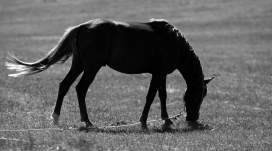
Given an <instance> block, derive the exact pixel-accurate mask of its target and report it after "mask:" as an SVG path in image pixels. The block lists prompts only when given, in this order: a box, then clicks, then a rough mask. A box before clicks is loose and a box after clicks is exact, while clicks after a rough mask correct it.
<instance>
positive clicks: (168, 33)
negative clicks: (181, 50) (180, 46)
mask: <svg viewBox="0 0 272 151" xmlns="http://www.w3.org/2000/svg"><path fill="white" fill-rule="evenodd" d="M147 24H149V25H150V26H151V28H152V29H153V30H154V31H155V32H156V33H158V34H159V35H160V36H163V37H166V38H167V39H169V40H175V39H177V38H178V37H179V36H180V35H181V32H180V30H179V29H178V28H176V27H175V26H173V25H172V24H170V23H169V22H168V21H167V20H164V19H150V22H149V23H147Z"/></svg>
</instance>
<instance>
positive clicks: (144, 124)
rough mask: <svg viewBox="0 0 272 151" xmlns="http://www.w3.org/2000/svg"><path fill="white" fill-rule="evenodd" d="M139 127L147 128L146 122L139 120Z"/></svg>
mask: <svg viewBox="0 0 272 151" xmlns="http://www.w3.org/2000/svg"><path fill="white" fill-rule="evenodd" d="M141 128H142V129H143V130H147V129H148V128H147V124H146V122H141Z"/></svg>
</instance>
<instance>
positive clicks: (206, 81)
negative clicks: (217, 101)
mask: <svg viewBox="0 0 272 151" xmlns="http://www.w3.org/2000/svg"><path fill="white" fill-rule="evenodd" d="M213 78H215V76H213V77H211V78H207V79H205V80H204V83H205V84H208V83H209V82H211V81H212V79H213Z"/></svg>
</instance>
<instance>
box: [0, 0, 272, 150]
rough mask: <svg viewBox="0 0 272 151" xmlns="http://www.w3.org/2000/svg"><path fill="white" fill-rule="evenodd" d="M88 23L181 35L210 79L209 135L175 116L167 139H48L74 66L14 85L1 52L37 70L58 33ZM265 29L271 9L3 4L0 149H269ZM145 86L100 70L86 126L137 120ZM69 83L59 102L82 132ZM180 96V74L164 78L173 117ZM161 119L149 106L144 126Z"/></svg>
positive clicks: (114, 133)
mask: <svg viewBox="0 0 272 151" xmlns="http://www.w3.org/2000/svg"><path fill="white" fill-rule="evenodd" d="M95 18H109V19H115V20H121V21H141V22H146V21H148V20H149V19H150V18H164V19H166V20H168V21H169V22H171V23H173V24H174V25H175V26H176V27H177V28H179V29H180V30H181V31H182V32H184V33H185V35H186V37H187V38H188V40H189V42H190V43H191V44H192V46H193V47H194V48H195V51H196V52H197V54H198V55H199V57H200V58H201V62H202V66H203V70H204V73H205V75H206V76H213V75H217V77H216V79H214V80H213V81H212V82H211V83H210V84H209V85H208V88H209V91H208V95H207V96H206V98H205V100H204V102H203V105H202V107H201V117H200V122H201V123H203V124H205V125H207V127H206V128H205V129H202V130H191V129H188V127H187V125H186V123H185V118H184V117H180V118H179V119H178V120H177V121H174V126H173V131H170V132H164V131H163V130H161V125H162V123H161V122H154V123H151V124H150V125H149V131H147V132H146V131H142V130H141V129H140V127H139V126H132V127H127V128H122V129H121V128H115V129H114V128H113V129H110V130H104V131H103V130H100V131H89V132H88V133H86V132H84V131H79V130H64V131H59V130H53V128H54V127H53V126H52V125H50V120H48V118H49V117H50V113H51V112H52V110H53V107H54V105H55V101H56V97H57V91H58V86H59V82H60V81H61V79H62V78H63V77H64V76H65V75H66V73H67V72H68V70H69V68H70V65H71V59H69V60H68V61H67V62H66V63H65V64H63V65H61V66H60V65H55V66H52V67H51V68H50V69H48V70H46V71H44V72H42V73H39V74H36V75H31V76H26V77H20V78H11V77H8V76H7V75H8V74H10V73H12V72H10V71H8V70H7V69H6V67H5V66H4V63H5V61H7V59H6V56H7V52H13V53H14V54H15V55H16V56H18V58H19V59H21V60H23V61H36V60H37V59H39V58H41V57H42V56H44V55H45V53H46V52H47V51H49V50H50V49H51V48H52V47H53V46H55V44H56V43H57V41H58V38H60V37H61V35H62V33H63V32H64V30H65V28H67V27H69V26H73V25H76V24H79V23H82V22H85V21H88V20H90V19H95ZM271 25H272V1H271V0H258V1H255V0H202V1H197V0H168V1H164V0H126V1H124V0H77V1H75V0H1V1H0V71H1V72H0V150H55V151H65V150H83V151H85V150H174V151H178V150H258V151H259V150H272V67H271V65H272V26H271ZM150 79H151V76H150V75H149V74H142V75H125V74H121V73H118V72H115V71H113V70H111V69H109V68H107V67H104V68H102V69H101V70H100V71H99V73H98V75H97V77H96V79H95V81H94V82H93V84H92V85H91V86H90V88H89V90H88V95H87V98H86V103H87V108H88V114H89V117H90V119H91V120H92V121H93V122H94V123H96V124H97V125H99V126H102V125H104V126H106V125H109V124H111V123H114V122H116V121H121V120H122V121H125V122H126V123H133V122H135V121H138V118H139V116H140V114H141V111H142V108H143V105H144V102H145V96H146V94H147V90H148V87H149V81H150ZM76 83H77V82H75V84H76ZM75 84H74V85H73V86H72V87H71V89H70V91H69V92H68V94H67V96H66V97H65V99H64V104H63V107H62V112H61V117H60V122H61V125H62V126H64V127H79V126H81V124H80V123H79V120H80V116H79V110H78V103H77V97H76V92H75ZM185 88H186V84H185V82H184V80H183V78H182V76H181V75H179V73H178V72H174V73H172V74H171V75H169V76H168V79H167V92H168V101H167V104H168V105H167V108H168V112H169V114H170V115H175V114H177V113H179V111H180V110H181V109H182V108H183V101H182V97H183V94H184V90H185ZM159 118H160V104H159V99H158V97H156V98H155V101H154V103H153V105H152V107H151V111H150V114H149V119H159ZM29 129H39V130H29ZM14 130H15V131H14Z"/></svg>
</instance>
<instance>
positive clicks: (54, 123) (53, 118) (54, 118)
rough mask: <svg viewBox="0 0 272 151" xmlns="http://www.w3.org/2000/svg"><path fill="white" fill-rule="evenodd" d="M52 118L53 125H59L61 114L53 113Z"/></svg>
mask: <svg viewBox="0 0 272 151" xmlns="http://www.w3.org/2000/svg"><path fill="white" fill-rule="evenodd" d="M51 120H52V122H51V124H52V125H55V126H59V115H57V114H56V113H53V114H52V115H51Z"/></svg>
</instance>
